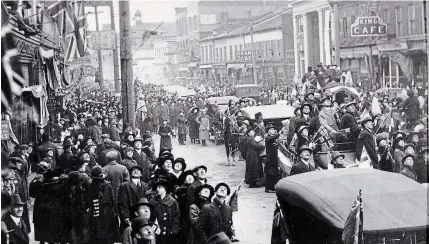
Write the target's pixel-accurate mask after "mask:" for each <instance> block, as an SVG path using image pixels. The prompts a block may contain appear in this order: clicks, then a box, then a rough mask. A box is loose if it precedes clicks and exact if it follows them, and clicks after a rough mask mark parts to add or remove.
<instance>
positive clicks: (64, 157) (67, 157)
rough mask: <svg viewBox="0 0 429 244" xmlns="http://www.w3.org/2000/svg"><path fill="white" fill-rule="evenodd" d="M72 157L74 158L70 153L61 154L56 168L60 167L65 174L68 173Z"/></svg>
mask: <svg viewBox="0 0 429 244" xmlns="http://www.w3.org/2000/svg"><path fill="white" fill-rule="evenodd" d="M72 157H74V155H73V153H72V152H63V154H61V156H60V160H59V161H58V163H59V164H58V166H60V167H61V168H62V169H63V170H64V171H66V172H68V171H70V167H71V166H72V165H71V163H72V162H71V159H72Z"/></svg>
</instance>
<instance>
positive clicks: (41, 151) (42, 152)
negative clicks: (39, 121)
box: [35, 133, 59, 165]
mask: <svg viewBox="0 0 429 244" xmlns="http://www.w3.org/2000/svg"><path fill="white" fill-rule="evenodd" d="M48 148H52V149H53V150H54V157H53V165H58V164H57V163H58V160H59V153H58V147H57V146H56V145H55V144H53V143H51V138H50V136H49V135H48V134H46V133H45V134H43V135H42V143H41V144H40V145H39V146H38V147H37V148H36V150H35V156H36V158H35V159H36V161H37V162H40V161H42V159H44V158H45V157H46V149H48Z"/></svg>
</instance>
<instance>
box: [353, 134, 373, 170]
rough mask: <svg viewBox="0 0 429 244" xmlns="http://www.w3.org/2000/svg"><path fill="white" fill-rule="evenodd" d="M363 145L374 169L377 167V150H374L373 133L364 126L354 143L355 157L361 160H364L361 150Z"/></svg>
mask: <svg viewBox="0 0 429 244" xmlns="http://www.w3.org/2000/svg"><path fill="white" fill-rule="evenodd" d="M364 147H365V150H366V152H367V154H368V156H369V158H368V159H369V160H371V163H372V166H373V167H374V168H375V169H378V168H379V167H378V155H377V151H376V150H375V139H374V135H373V133H372V132H371V131H369V130H368V129H366V128H364V129H363V130H362V131H361V133H360V134H359V137H358V139H357V143H356V157H357V159H358V160H360V161H361V162H363V161H365V159H364V158H362V152H363V149H364Z"/></svg>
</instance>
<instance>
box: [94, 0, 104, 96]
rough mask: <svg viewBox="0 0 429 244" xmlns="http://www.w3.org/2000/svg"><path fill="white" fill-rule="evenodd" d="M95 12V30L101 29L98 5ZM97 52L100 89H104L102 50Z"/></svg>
mask: <svg viewBox="0 0 429 244" xmlns="http://www.w3.org/2000/svg"><path fill="white" fill-rule="evenodd" d="M94 13H95V30H96V31H100V29H99V24H98V12H97V6H95V7H94ZM97 54H98V72H99V73H100V89H101V90H104V74H103V57H102V56H101V50H98V51H97Z"/></svg>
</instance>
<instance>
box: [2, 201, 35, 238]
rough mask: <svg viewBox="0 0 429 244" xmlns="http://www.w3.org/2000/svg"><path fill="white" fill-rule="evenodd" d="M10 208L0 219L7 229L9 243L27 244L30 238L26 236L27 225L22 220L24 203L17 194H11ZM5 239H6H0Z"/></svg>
mask: <svg viewBox="0 0 429 244" xmlns="http://www.w3.org/2000/svg"><path fill="white" fill-rule="evenodd" d="M10 197H11V208H10V210H9V212H8V213H7V214H5V216H3V218H2V220H3V222H4V223H5V225H6V227H7V230H9V233H8V235H9V243H11V244H28V243H30V239H29V237H28V232H29V231H28V230H29V229H28V226H27V224H26V223H25V222H24V221H23V219H22V217H23V213H24V206H25V203H23V202H22V201H21V198H20V197H19V195H18V194H12V195H11V196H10ZM3 241H6V240H2V242H3Z"/></svg>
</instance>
